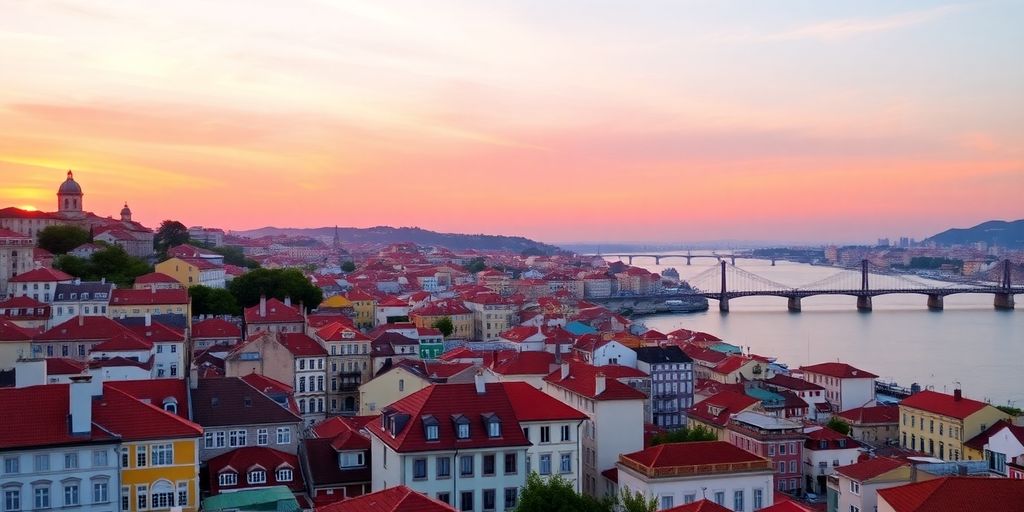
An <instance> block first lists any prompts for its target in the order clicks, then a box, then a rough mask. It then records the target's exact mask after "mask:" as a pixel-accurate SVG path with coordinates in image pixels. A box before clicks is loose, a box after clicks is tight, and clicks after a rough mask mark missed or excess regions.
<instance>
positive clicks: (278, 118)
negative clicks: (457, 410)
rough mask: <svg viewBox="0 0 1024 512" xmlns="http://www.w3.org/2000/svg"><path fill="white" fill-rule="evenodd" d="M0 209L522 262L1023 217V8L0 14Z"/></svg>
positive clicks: (378, 8)
mask: <svg viewBox="0 0 1024 512" xmlns="http://www.w3.org/2000/svg"><path fill="white" fill-rule="evenodd" d="M0 10H2V12H3V15H2V16H0V206H12V205H13V206H25V207H35V208H38V209H41V210H46V211H52V210H54V209H55V207H56V204H55V200H56V197H55V195H54V194H55V192H56V188H57V187H58V186H59V184H60V182H61V181H63V179H64V176H65V173H66V171H67V169H73V170H74V171H75V176H76V178H77V180H78V181H79V183H80V184H81V185H82V187H83V189H84V191H85V198H84V203H85V206H86V209H88V210H90V211H93V212H96V213H98V214H101V215H116V214H117V213H118V212H119V211H120V209H121V206H122V203H124V202H125V201H127V202H128V204H129V205H130V206H131V208H132V210H133V212H134V214H135V219H136V220H140V221H142V222H143V223H145V224H147V225H150V226H156V225H157V224H159V222H160V221H161V220H164V219H176V220H180V221H181V222H183V223H185V224H186V225H204V226H216V227H222V228H225V229H249V228H256V227H262V226H267V225H273V226H279V227H285V226H287V227H317V226H331V225H335V224H337V225H342V226H355V227H369V226H376V225H393V226H418V227H422V228H426V229H434V230H439V231H448V232H465V233H493V234H509V235H523V236H528V237H531V238H535V239H538V240H542V241H547V242H555V243H558V242H563V243H566V242H584V241H587V242H592V241H596V242H600V241H607V242H613V241H646V242H663V243H683V242H688V241H691V242H692V241H702V240H722V239H736V240H785V241H793V242H847V241H869V240H874V239H875V238H876V237H880V236H890V237H895V236H900V235H908V236H916V237H924V236H927V235H930V234H933V233H935V232H938V231H941V230H944V229H946V228H948V227H955V226H959V227H965V226H970V225H974V224H976V223H979V222H982V221H985V220H990V219H1006V220H1011V219H1017V218H1022V217H1024V201H1022V199H1021V198H1022V193H1024V65H1021V49H1022V48H1024V30H1020V27H1021V25H1022V23H1024V2H1020V1H1017V0H981V1H973V2H971V1H966V2H953V3H950V2H929V1H904V2H891V1H875V0H857V1H830V2H821V1H818V0H801V1H795V0H792V1H791V0H778V1H772V2H765V1H730V0H671V1H669V0H665V1H662V0H645V1H643V2H637V1H626V0H623V1H607V0H579V1H577V0H516V1H508V2H506V1H499V0H491V1H487V2H480V1H478V0H467V1H457V0H432V1H430V2H422V1H408V2H404V1H395V2H392V1H385V0H370V1H347V0H315V1H307V0H294V1H289V2H270V1H254V0H245V1H240V0H218V1H217V2H192V1H184V0H182V1H175V2H170V1H161V2H138V1H134V0H127V1H98V0H90V1H87V2H85V1H77V0H56V1H51V0H0Z"/></svg>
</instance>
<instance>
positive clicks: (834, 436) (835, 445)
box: [803, 428, 861, 496]
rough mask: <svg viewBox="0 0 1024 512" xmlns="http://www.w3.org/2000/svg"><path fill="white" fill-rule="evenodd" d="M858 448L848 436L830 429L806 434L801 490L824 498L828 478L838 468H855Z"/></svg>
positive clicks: (859, 450) (858, 444) (859, 451)
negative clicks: (802, 486)
mask: <svg viewBox="0 0 1024 512" xmlns="http://www.w3.org/2000/svg"><path fill="white" fill-rule="evenodd" d="M860 454H861V445H860V443H858V442H857V441H855V440H854V439H852V438H851V437H849V436H845V435H843V434H840V433H839V432H836V431H835V430H832V429H830V428H815V430H812V431H810V432H807V440H805V441H804V450H803V458H804V460H803V473H804V490H805V491H806V492H811V493H815V494H818V495H821V496H824V495H825V494H826V493H827V492H828V476H829V475H831V474H832V473H833V472H835V469H836V468H838V467H840V466H849V465H850V464H855V463H856V462H857V459H858V458H859V457H860Z"/></svg>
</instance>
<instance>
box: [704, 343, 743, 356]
mask: <svg viewBox="0 0 1024 512" xmlns="http://www.w3.org/2000/svg"><path fill="white" fill-rule="evenodd" d="M708 348H709V349H711V350H714V351H715V352H722V353H724V354H742V353H743V348H742V347H737V346H736V345H730V344H729V343H726V342H724V341H722V342H719V343H715V344H714V345H711V346H710V347H708Z"/></svg>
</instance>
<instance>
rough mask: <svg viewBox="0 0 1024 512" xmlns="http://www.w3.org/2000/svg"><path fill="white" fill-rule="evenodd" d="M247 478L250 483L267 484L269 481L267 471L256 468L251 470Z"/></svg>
mask: <svg viewBox="0 0 1024 512" xmlns="http://www.w3.org/2000/svg"><path fill="white" fill-rule="evenodd" d="M246 480H247V481H248V482H249V483H250V484H265V483H267V472H266V471H264V470H262V469H254V470H252V471H250V472H249V476H248V477H247V478H246Z"/></svg>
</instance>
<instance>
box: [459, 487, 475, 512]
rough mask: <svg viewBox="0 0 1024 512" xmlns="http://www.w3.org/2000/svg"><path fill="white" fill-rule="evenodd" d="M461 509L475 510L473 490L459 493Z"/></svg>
mask: <svg viewBox="0 0 1024 512" xmlns="http://www.w3.org/2000/svg"><path fill="white" fill-rule="evenodd" d="M459 510H464V511H471V510H473V491H462V492H460V493H459Z"/></svg>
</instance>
